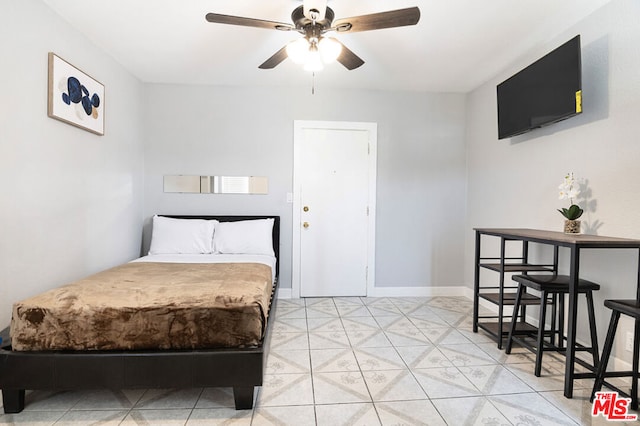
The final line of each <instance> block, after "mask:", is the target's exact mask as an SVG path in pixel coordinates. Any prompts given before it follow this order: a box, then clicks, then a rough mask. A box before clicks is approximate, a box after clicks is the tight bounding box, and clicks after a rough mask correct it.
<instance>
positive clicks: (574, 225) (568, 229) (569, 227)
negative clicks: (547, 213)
mask: <svg viewBox="0 0 640 426" xmlns="http://www.w3.org/2000/svg"><path fill="white" fill-rule="evenodd" d="M564 233H565V234H579V233H580V221H579V220H570V219H567V220H565V221H564Z"/></svg>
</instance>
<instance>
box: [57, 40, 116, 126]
mask: <svg viewBox="0 0 640 426" xmlns="http://www.w3.org/2000/svg"><path fill="white" fill-rule="evenodd" d="M47 114H48V115H49V117H51V118H55V119H57V120H60V121H64V122H65V123H69V124H71V125H73V126H77V127H80V128H81V129H85V130H87V131H89V132H92V133H95V134H97V135H104V85H102V83H100V82H98V81H96V80H94V79H93V78H92V77H90V76H89V75H87V74H85V73H84V72H82V71H80V70H79V69H78V68H76V67H74V66H73V65H71V64H70V63H68V62H67V61H65V60H64V59H62V58H60V57H59V56H57V55H56V54H55V53H52V52H49V95H48V104H47Z"/></svg>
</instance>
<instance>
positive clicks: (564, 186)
mask: <svg viewBox="0 0 640 426" xmlns="http://www.w3.org/2000/svg"><path fill="white" fill-rule="evenodd" d="M558 189H559V190H560V194H559V197H558V198H559V199H560V200H569V203H570V205H569V208H568V209H567V208H562V209H558V211H559V212H560V214H562V215H563V216H564V217H566V218H567V219H568V220H576V219H578V218H579V217H580V216H582V213H584V210H582V209H581V208H580V206H578V205H577V204H574V202H573V200H574V199H575V198H577V197H578V195H580V190H579V189H578V184H577V182H576V179H575V177H574V176H573V172H570V173H567V175H566V176H565V177H564V181H562V183H561V184H560V186H558Z"/></svg>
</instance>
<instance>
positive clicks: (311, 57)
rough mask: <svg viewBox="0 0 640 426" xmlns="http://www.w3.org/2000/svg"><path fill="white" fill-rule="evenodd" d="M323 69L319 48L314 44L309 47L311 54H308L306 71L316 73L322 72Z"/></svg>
mask: <svg viewBox="0 0 640 426" xmlns="http://www.w3.org/2000/svg"><path fill="white" fill-rule="evenodd" d="M323 68H324V65H323V64H322V56H321V55H320V52H319V51H318V46H316V45H315V44H312V45H311V47H309V53H308V54H307V60H306V62H305V64H304V70H305V71H312V72H316V71H322V69H323Z"/></svg>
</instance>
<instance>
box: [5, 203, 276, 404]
mask: <svg viewBox="0 0 640 426" xmlns="http://www.w3.org/2000/svg"><path fill="white" fill-rule="evenodd" d="M166 216H167V217H172V218H181V219H216V220H219V221H221V222H230V221H239V220H251V219H266V218H274V219H275V220H274V226H273V250H274V252H275V255H276V259H277V261H276V279H275V280H274V283H273V291H272V294H271V303H270V307H269V315H268V320H267V327H266V331H265V335H264V337H263V340H262V342H261V344H260V345H259V346H257V347H252V348H239V349H226V348H222V349H199V350H158V351H149V350H145V351H47V352H44V351H43V352H18V351H12V350H11V341H10V339H9V329H8V328H6V329H5V330H3V331H2V333H1V336H2V347H1V348H0V389H2V400H3V405H4V412H5V413H19V412H21V411H22V410H23V409H24V404H25V389H30V390H72V389H104V388H107V389H145V388H190V387H232V388H233V396H234V400H235V407H236V409H237V410H240V409H250V408H252V407H253V395H254V387H255V386H261V385H262V377H263V373H264V365H265V358H266V348H267V347H268V345H269V340H270V334H271V333H270V330H271V327H272V323H273V317H274V313H275V305H276V290H277V282H278V278H277V277H278V273H279V248H280V217H279V216H177V215H166Z"/></svg>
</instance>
